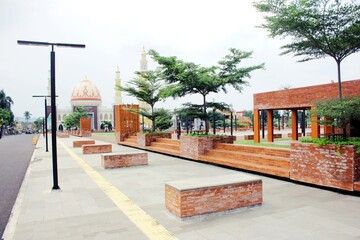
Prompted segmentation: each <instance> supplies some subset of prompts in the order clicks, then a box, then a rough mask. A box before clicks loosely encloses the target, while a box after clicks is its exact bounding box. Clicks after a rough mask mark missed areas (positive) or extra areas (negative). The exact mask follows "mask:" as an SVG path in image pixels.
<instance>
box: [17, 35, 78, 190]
mask: <svg viewBox="0 0 360 240" xmlns="http://www.w3.org/2000/svg"><path fill="white" fill-rule="evenodd" d="M17 43H18V44H19V45H31V46H51V53H50V69H51V80H50V81H51V140H52V162H53V188H52V189H53V190H56V189H60V187H59V184H58V168H57V146H56V128H57V126H56V119H57V117H56V102H55V100H56V99H55V96H56V90H55V52H54V46H58V47H71V48H85V45H84V44H68V43H50V42H34V41H22V40H18V41H17Z"/></svg>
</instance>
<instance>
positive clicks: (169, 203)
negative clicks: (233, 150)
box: [165, 174, 263, 218]
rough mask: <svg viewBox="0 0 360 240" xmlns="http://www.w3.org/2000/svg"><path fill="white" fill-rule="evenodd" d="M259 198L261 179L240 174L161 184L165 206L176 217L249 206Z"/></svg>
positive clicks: (254, 203) (260, 194)
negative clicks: (162, 185) (163, 185)
mask: <svg viewBox="0 0 360 240" xmlns="http://www.w3.org/2000/svg"><path fill="white" fill-rule="evenodd" d="M262 201H263V199H262V180H261V179H260V178H256V177H252V176H246V175H241V174H232V175H225V176H217V177H206V178H196V179H187V180H183V181H174V182H169V183H166V184H165V206H166V208H167V209H168V210H169V211H170V212H172V213H173V214H175V215H176V216H177V217H180V218H186V217H192V216H196V215H201V214H207V213H213V212H219V211H227V210H232V209H237V208H241V207H250V206H254V205H259V204H261V203H262Z"/></svg>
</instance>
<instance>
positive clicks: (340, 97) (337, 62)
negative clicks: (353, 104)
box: [336, 60, 346, 140]
mask: <svg viewBox="0 0 360 240" xmlns="http://www.w3.org/2000/svg"><path fill="white" fill-rule="evenodd" d="M336 65H337V73H338V89H339V90H338V91H339V99H340V101H341V100H343V96H342V88H341V66H340V65H341V61H340V60H336ZM343 139H344V140H345V139H346V127H343Z"/></svg>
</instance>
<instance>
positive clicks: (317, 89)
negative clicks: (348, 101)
mask: <svg viewBox="0 0 360 240" xmlns="http://www.w3.org/2000/svg"><path fill="white" fill-rule="evenodd" d="M342 93H343V96H344V97H346V96H359V95H360V80H353V81H344V82H342ZM338 95H339V94H338V84H337V83H329V84H322V85H316V86H309V87H302V88H291V89H288V90H280V91H273V92H265V93H257V94H254V109H291V108H301V107H305V108H308V107H310V106H312V105H313V103H314V102H316V101H319V100H325V99H331V98H337V97H338Z"/></svg>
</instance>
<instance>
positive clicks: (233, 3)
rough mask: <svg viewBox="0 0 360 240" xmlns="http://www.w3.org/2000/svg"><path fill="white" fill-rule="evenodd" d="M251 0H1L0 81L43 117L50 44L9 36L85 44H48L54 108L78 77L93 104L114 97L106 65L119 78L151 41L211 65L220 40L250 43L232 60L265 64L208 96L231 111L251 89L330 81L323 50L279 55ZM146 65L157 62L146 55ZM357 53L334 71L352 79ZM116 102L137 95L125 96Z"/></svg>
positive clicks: (18, 109)
mask: <svg viewBox="0 0 360 240" xmlns="http://www.w3.org/2000/svg"><path fill="white" fill-rule="evenodd" d="M252 2H253V1H252V0H243V1H239V0H224V1H214V0H206V1H205V0H196V1H194V0H183V1H169V0H152V1H148V0H131V1H129V0H126V1H123V0H103V1H92V0H76V1H74V0H31V1H29V0H0V36H1V37H0V89H3V90H4V91H5V93H6V95H7V96H10V97H11V98H12V100H13V101H14V105H13V106H12V110H13V112H14V114H15V116H16V117H22V116H23V114H24V112H25V111H29V112H30V113H31V114H32V117H42V116H43V112H44V101H43V99H39V98H33V97H32V96H33V95H46V94H47V83H48V77H49V69H50V50H51V49H50V47H34V46H21V45H18V44H17V40H28V41H42V42H57V43H73V44H85V45H86V48H85V49H76V48H59V47H55V52H56V94H57V95H58V96H59V97H58V99H57V105H58V108H67V107H70V97H71V93H72V90H73V88H74V87H75V86H76V85H77V84H78V83H79V82H80V81H81V80H83V79H84V78H85V76H86V77H87V78H88V79H89V80H90V81H92V82H93V83H94V84H95V85H96V86H97V87H98V89H99V91H100V94H101V96H102V105H103V106H107V107H110V106H112V104H113V102H114V92H115V90H114V84H115V71H116V68H117V66H119V69H120V72H121V74H120V76H121V80H122V84H126V82H127V81H129V80H131V79H132V78H134V77H135V75H134V71H137V70H139V69H140V56H141V50H142V48H143V47H144V48H145V50H149V49H154V50H156V51H157V52H159V53H160V54H161V55H163V56H177V57H178V58H179V59H181V60H184V61H188V62H194V63H196V64H200V65H202V66H213V65H216V64H217V62H218V61H219V60H221V59H222V58H223V57H224V56H225V55H226V54H227V53H228V49H229V48H238V49H240V50H243V51H253V55H252V58H251V59H247V60H244V61H243V62H242V65H241V66H244V67H246V66H250V65H255V64H260V63H265V70H257V71H254V72H252V73H251V78H250V79H247V81H248V82H249V86H246V87H244V89H243V91H242V92H241V93H239V92H237V91H236V90H234V89H232V88H231V87H229V88H228V93H227V94H225V93H218V94H210V95H209V96H208V101H212V100H215V101H217V102H226V103H228V104H231V105H232V106H233V109H234V110H236V111H240V110H251V109H252V108H253V94H254V93H261V92H268V91H275V90H279V89H281V88H283V87H285V86H287V87H292V88H295V87H303V86H310V85H318V84H325V83H330V82H331V81H335V82H336V81H337V77H336V76H337V72H336V64H335V61H334V60H333V59H332V58H324V59H319V60H313V61H309V62H305V63H298V62H297V61H298V60H299V58H295V57H293V56H291V55H286V56H280V55H279V53H280V47H281V46H282V45H284V44H286V43H287V42H288V41H289V39H273V38H270V37H269V36H268V33H267V32H266V30H264V29H262V28H258V27H257V26H259V25H260V24H261V23H263V22H264V20H263V16H264V15H263V14H262V13H260V12H257V11H256V9H255V8H254V7H253V5H252ZM148 60H149V65H148V69H149V70H153V69H155V68H156V64H155V63H154V62H153V61H152V60H151V59H150V57H148ZM359 63H360V53H356V54H353V55H351V56H349V57H348V58H346V59H345V60H344V61H343V62H342V79H343V80H344V81H345V80H354V79H360V64H359ZM201 101H202V100H201V97H200V96H199V95H186V96H184V97H182V98H178V99H172V98H171V99H167V100H166V101H165V102H160V103H158V104H157V105H156V107H165V108H167V109H174V108H179V107H181V104H182V103H185V102H193V103H201ZM123 102H124V103H137V101H136V99H134V98H132V97H129V96H124V95H123Z"/></svg>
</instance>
